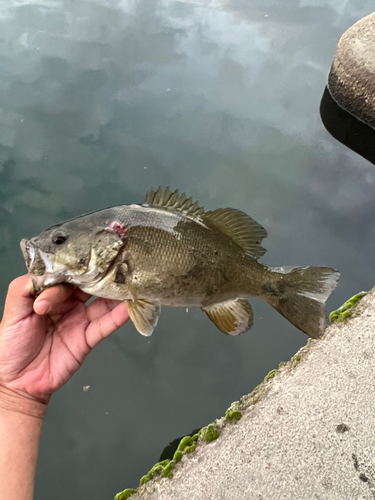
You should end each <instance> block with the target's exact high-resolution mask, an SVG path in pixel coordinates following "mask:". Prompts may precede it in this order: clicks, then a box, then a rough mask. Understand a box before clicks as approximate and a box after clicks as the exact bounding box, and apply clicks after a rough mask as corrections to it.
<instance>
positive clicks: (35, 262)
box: [20, 239, 62, 295]
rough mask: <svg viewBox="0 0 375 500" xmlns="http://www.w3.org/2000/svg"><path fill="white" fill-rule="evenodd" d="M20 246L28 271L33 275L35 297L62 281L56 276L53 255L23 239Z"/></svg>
mask: <svg viewBox="0 0 375 500" xmlns="http://www.w3.org/2000/svg"><path fill="white" fill-rule="evenodd" d="M20 246H21V250H22V254H23V258H24V259H25V263H26V267H27V270H28V272H29V274H30V275H31V279H32V282H33V285H34V293H35V295H39V294H40V293H41V292H42V291H43V290H44V289H45V288H48V287H50V286H53V285H55V284H57V283H60V282H61V281H62V280H61V277H59V276H56V275H55V274H54V270H53V267H54V265H53V254H50V253H47V252H43V250H40V249H39V248H37V247H36V246H35V245H34V244H33V242H32V241H30V240H25V239H23V240H22V241H21V243H20Z"/></svg>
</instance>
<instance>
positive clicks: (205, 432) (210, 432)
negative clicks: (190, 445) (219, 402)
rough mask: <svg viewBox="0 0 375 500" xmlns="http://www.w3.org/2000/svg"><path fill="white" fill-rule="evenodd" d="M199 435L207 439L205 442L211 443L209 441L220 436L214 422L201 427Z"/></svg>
mask: <svg viewBox="0 0 375 500" xmlns="http://www.w3.org/2000/svg"><path fill="white" fill-rule="evenodd" d="M200 433H201V435H202V436H203V438H204V439H205V440H206V441H207V443H211V441H215V439H217V438H218V437H219V436H220V433H219V431H218V430H217V427H216V426H215V425H214V424H210V425H207V427H203V429H201V430H200Z"/></svg>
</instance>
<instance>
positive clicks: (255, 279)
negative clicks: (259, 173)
mask: <svg viewBox="0 0 375 500" xmlns="http://www.w3.org/2000/svg"><path fill="white" fill-rule="evenodd" d="M266 236H267V232H266V230H265V229H264V228H263V227H262V226H261V225H260V224H258V223H257V222H255V221H254V220H253V219H252V218H251V217H249V216H248V215H246V214H245V213H243V212H241V211H240V210H236V209H234V208H219V209H217V210H214V211H209V212H206V211H204V209H203V208H202V207H200V206H199V204H198V203H197V202H195V203H193V201H192V199H191V198H189V199H188V198H187V197H186V195H185V193H184V194H182V195H181V196H180V195H179V193H178V191H177V190H176V191H174V192H173V193H172V192H171V191H170V189H169V188H166V189H165V190H163V189H162V188H161V187H159V188H158V189H157V190H156V191H154V190H150V191H149V192H148V193H147V195H146V201H145V203H144V204H143V205H121V206H116V207H112V208H106V209H104V210H100V211H98V212H93V213H89V214H86V215H82V216H80V217H77V218H75V219H71V220H68V221H66V222H62V223H60V224H57V225H55V226H52V227H50V228H48V229H46V230H44V231H43V232H42V233H41V234H40V235H39V236H36V237H34V238H32V239H30V240H22V242H21V248H22V252H23V255H24V258H25V262H26V266H27V269H28V272H29V274H30V275H31V277H32V281H33V284H34V290H35V294H39V293H41V292H42V291H43V290H44V289H45V288H48V287H50V286H53V285H56V284H57V283H62V282H67V283H72V284H74V285H76V286H78V287H79V288H81V289H82V290H83V291H85V292H87V293H89V294H92V295H95V296H98V297H104V298H107V299H116V300H126V302H127V306H128V311H129V315H130V317H131V319H132V321H133V323H134V325H135V327H136V328H137V330H138V331H139V332H140V333H141V334H142V335H146V336H148V335H151V334H152V332H153V330H154V328H155V326H156V324H157V321H158V318H159V314H160V308H161V306H162V305H166V306H178V307H200V308H201V309H202V311H204V312H205V313H206V314H207V316H208V317H209V318H210V320H211V321H213V323H214V324H215V325H216V326H217V327H218V328H219V329H220V330H221V331H222V332H223V333H227V334H230V335H238V334H240V333H244V332H246V331H247V330H249V329H250V328H251V327H252V325H253V316H254V315H253V310H252V307H251V305H250V304H249V302H248V301H247V300H246V299H247V298H249V297H257V298H260V299H263V300H265V301H266V302H268V304H270V305H271V306H272V307H274V308H275V309H276V310H277V311H278V312H279V313H280V314H282V315H283V316H284V317H285V318H286V319H288V320H289V321H290V322H291V323H292V324H293V325H295V326H296V327H297V328H299V329H300V330H302V331H303V332H304V333H306V334H307V335H309V336H310V337H313V338H319V337H321V336H322V335H323V332H324V329H325V326H326V314H325V306H324V304H325V301H326V299H327V298H328V296H329V295H330V293H331V292H332V290H333V289H334V288H335V287H336V284H337V280H338V278H339V273H338V272H337V271H335V270H334V269H332V268H330V267H278V268H275V267H274V268H272V267H268V266H266V265H264V264H261V263H260V262H258V258H259V257H261V256H262V255H263V254H264V253H265V251H266V250H265V249H264V248H263V247H262V246H261V241H262V240H263V238H265V237H266Z"/></svg>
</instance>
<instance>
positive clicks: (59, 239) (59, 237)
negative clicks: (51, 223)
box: [52, 233, 68, 245]
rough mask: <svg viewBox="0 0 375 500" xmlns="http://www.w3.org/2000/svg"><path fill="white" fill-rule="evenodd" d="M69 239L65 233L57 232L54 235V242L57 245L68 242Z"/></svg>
mask: <svg viewBox="0 0 375 500" xmlns="http://www.w3.org/2000/svg"><path fill="white" fill-rule="evenodd" d="M67 239H68V236H67V235H66V234H64V233H55V234H54V235H53V236H52V243H54V244H55V245H62V244H63V243H65V242H66V240H67Z"/></svg>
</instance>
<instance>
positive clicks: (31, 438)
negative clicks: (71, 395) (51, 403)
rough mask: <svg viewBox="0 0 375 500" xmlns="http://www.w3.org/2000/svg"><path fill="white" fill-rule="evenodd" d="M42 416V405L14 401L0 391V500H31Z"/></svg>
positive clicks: (14, 397) (14, 399) (14, 398)
mask: <svg viewBox="0 0 375 500" xmlns="http://www.w3.org/2000/svg"><path fill="white" fill-rule="evenodd" d="M43 410H44V411H43ZM44 413H45V408H44V405H40V404H39V403H35V402H33V401H28V400H22V399H20V400H18V399H17V396H13V395H10V394H8V393H4V392H2V391H1V388H0V498H1V499H3V498H4V499H5V498H6V499H7V500H19V499H20V498H22V499H23V500H32V498H33V492H34V478H35V469H36V463H37V458H38V449H39V441H40V434H41V429H42V422H43V420H42V415H43V414H44Z"/></svg>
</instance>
